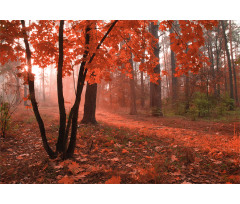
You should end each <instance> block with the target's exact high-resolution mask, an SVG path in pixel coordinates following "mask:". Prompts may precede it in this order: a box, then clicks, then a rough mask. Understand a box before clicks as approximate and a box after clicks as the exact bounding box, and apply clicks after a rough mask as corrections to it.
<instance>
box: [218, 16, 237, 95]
mask: <svg viewBox="0 0 240 204" xmlns="http://www.w3.org/2000/svg"><path fill="white" fill-rule="evenodd" d="M221 24H222V30H223V38H224V44H225V50H226V54H227V61H228V71H229V86H230V98H232V99H233V100H234V96H233V79H232V65H231V59H230V54H229V50H228V45H227V36H226V25H225V22H224V21H221Z"/></svg>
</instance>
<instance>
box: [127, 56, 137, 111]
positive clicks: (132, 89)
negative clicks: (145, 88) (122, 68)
mask: <svg viewBox="0 0 240 204" xmlns="http://www.w3.org/2000/svg"><path fill="white" fill-rule="evenodd" d="M129 61H130V64H131V65H132V78H131V79H129V82H130V115H136V114H137V107H136V91H135V80H134V79H135V76H134V67H133V54H132V53H131V58H130V60H129Z"/></svg>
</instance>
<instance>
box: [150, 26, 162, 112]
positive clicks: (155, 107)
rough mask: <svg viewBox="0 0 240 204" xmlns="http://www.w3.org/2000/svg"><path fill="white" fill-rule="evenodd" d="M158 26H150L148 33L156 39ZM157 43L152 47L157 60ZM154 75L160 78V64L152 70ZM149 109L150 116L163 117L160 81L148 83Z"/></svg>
mask: <svg viewBox="0 0 240 204" xmlns="http://www.w3.org/2000/svg"><path fill="white" fill-rule="evenodd" d="M158 30H159V29H158V25H154V23H151V24H150V32H151V34H152V35H153V36H154V37H155V38H156V39H159V37H158ZM159 50H160V48H159V43H157V44H156V45H154V55H155V56H156V57H157V58H158V59H159ZM154 73H156V74H158V75H159V76H160V64H158V65H157V66H156V67H155V68H154ZM150 107H151V111H152V116H163V114H162V100H161V80H160V79H159V80H158V81H157V84H156V83H152V82H150Z"/></svg>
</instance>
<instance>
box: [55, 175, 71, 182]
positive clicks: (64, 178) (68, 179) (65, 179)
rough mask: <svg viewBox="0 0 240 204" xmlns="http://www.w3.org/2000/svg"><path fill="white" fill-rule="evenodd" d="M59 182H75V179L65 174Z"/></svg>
mask: <svg viewBox="0 0 240 204" xmlns="http://www.w3.org/2000/svg"><path fill="white" fill-rule="evenodd" d="M58 183H60V184H72V183H74V179H73V178H71V177H69V176H68V175H65V176H64V177H62V179H60V180H59V181H58Z"/></svg>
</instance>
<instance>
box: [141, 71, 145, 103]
mask: <svg viewBox="0 0 240 204" xmlns="http://www.w3.org/2000/svg"><path fill="white" fill-rule="evenodd" d="M144 106H145V96H144V82H143V72H142V71H141V107H142V108H144Z"/></svg>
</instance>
